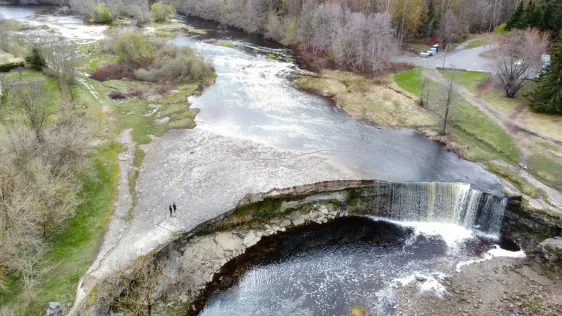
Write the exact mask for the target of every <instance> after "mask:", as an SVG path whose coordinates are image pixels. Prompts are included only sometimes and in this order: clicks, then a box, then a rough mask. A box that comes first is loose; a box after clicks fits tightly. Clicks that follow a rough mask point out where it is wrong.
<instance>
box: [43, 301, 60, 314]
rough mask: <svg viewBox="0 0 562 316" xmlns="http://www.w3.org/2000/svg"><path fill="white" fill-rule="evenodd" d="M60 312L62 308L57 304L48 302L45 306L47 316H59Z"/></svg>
mask: <svg viewBox="0 0 562 316" xmlns="http://www.w3.org/2000/svg"><path fill="white" fill-rule="evenodd" d="M62 312H63V307H62V304H61V303H59V302H50V303H49V305H48V306H47V316H61V315H62Z"/></svg>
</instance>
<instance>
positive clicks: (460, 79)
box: [439, 70, 490, 94]
mask: <svg viewBox="0 0 562 316" xmlns="http://www.w3.org/2000/svg"><path fill="white" fill-rule="evenodd" d="M439 72H440V73H441V76H443V78H445V79H446V80H451V77H452V76H454V80H455V83H456V84H458V85H461V86H462V87H463V88H465V89H466V90H468V91H470V92H471V93H473V94H477V93H478V90H479V88H480V85H481V84H482V83H483V82H484V81H486V79H488V77H490V74H489V73H487V72H480V71H450V70H439Z"/></svg>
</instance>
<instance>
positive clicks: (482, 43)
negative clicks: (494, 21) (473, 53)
mask: <svg viewBox="0 0 562 316" xmlns="http://www.w3.org/2000/svg"><path fill="white" fill-rule="evenodd" d="M485 45H488V41H487V40H486V39H477V40H474V41H472V42H470V43H468V44H467V45H466V46H465V47H464V48H465V49H471V48H476V47H480V46H485Z"/></svg>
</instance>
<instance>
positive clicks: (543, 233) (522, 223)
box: [501, 196, 562, 252]
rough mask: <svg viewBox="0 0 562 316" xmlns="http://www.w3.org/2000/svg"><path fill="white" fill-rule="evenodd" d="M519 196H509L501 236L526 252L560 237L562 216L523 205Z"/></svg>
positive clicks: (561, 234)
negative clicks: (548, 239) (544, 241)
mask: <svg viewBox="0 0 562 316" xmlns="http://www.w3.org/2000/svg"><path fill="white" fill-rule="evenodd" d="M524 204H525V203H523V201H522V198H521V196H510V197H509V198H508V202H507V205H506V210H505V215H504V220H503V225H502V230H501V232H502V236H503V238H506V239H508V240H511V241H514V242H515V243H517V244H518V245H519V246H520V247H521V248H523V249H524V250H525V251H527V252H531V251H533V249H534V248H535V247H536V246H537V245H538V244H539V243H540V242H541V241H543V240H545V239H547V238H550V237H556V236H562V216H561V215H557V214H555V213H553V212H550V211H548V210H534V209H531V208H529V207H528V206H526V205H524Z"/></svg>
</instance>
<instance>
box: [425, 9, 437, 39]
mask: <svg viewBox="0 0 562 316" xmlns="http://www.w3.org/2000/svg"><path fill="white" fill-rule="evenodd" d="M435 24H436V22H435V7H434V6H433V0H429V3H428V5H427V36H431V35H432V34H433V30H435V26H436V25H435Z"/></svg>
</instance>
